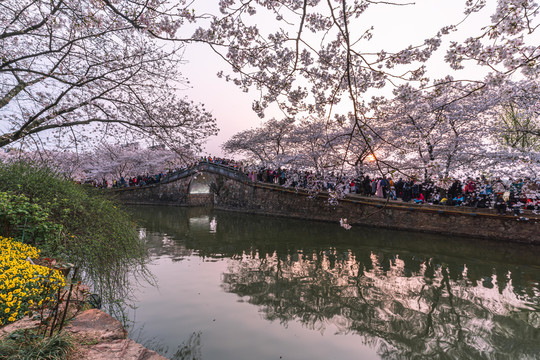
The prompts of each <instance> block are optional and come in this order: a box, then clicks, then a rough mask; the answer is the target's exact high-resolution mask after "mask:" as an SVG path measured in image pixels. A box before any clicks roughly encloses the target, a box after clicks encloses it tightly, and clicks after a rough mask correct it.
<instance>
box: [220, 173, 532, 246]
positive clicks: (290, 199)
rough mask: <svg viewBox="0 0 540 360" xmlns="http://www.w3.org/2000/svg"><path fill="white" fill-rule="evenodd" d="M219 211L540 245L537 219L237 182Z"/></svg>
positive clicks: (227, 186)
mask: <svg viewBox="0 0 540 360" xmlns="http://www.w3.org/2000/svg"><path fill="white" fill-rule="evenodd" d="M215 207H216V208H219V209H224V210H236V211H245V212H251V213H259V214H267V215H278V216H287V217H293V218H301V219H310V220H322V221H333V222H339V221H340V219H345V218H346V219H347V221H348V223H349V224H350V225H364V226H375V227H382V228H389V229H399V230H413V231H422V232H432V233H440V234H449V235H456V236H466V237H477V238H487V239H496V240H504V241H511V242H521V243H534V244H540V219H539V217H538V216H532V217H529V218H528V220H526V221H523V220H520V218H519V217H514V216H512V215H497V214H495V213H494V212H493V211H492V210H490V209H473V208H467V207H446V206H432V205H416V204H410V203H403V202H401V201H389V202H387V201H385V200H383V199H377V198H369V199H366V198H365V197H357V196H351V197H350V198H348V199H345V200H339V201H338V204H337V205H331V204H330V203H329V201H328V197H327V196H324V195H322V194H320V195H319V196H317V197H315V198H313V197H310V196H307V195H306V194H304V193H302V192H295V191H294V190H290V189H284V188H280V187H274V186H272V185H264V184H257V185H255V184H250V183H246V182H239V181H234V180H225V182H224V185H223V189H222V190H221V191H220V194H219V196H216V199H215Z"/></svg>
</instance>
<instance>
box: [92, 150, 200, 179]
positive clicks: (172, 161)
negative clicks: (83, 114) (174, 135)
mask: <svg viewBox="0 0 540 360" xmlns="http://www.w3.org/2000/svg"><path fill="white" fill-rule="evenodd" d="M193 160H194V156H193V154H192V153H186V152H184V155H183V156H179V155H178V153H177V152H174V151H171V150H169V149H167V148H166V147H165V146H163V145H160V146H154V147H150V148H143V147H141V146H140V144H138V143H131V144H123V145H116V144H107V143H104V144H101V145H99V146H98V147H96V148H95V149H94V150H93V151H92V152H90V153H87V154H85V158H84V163H83V164H82V166H81V167H82V171H83V173H84V177H85V179H90V180H95V179H97V180H101V179H106V180H109V181H110V180H113V179H117V180H118V179H120V178H121V177H127V176H138V175H146V174H149V175H155V174H158V173H161V172H167V171H169V170H174V169H175V168H177V167H179V166H182V165H185V164H186V163H189V162H192V161H193Z"/></svg>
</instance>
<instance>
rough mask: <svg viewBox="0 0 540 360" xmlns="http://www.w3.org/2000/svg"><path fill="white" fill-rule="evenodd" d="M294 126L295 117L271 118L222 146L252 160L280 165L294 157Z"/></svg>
mask: <svg viewBox="0 0 540 360" xmlns="http://www.w3.org/2000/svg"><path fill="white" fill-rule="evenodd" d="M293 128H294V119H291V118H285V119H283V120H276V119H271V120H269V121H267V122H266V123H265V124H263V125H262V126H260V127H258V128H254V129H248V130H244V131H241V132H239V133H237V134H235V135H234V136H233V137H232V138H231V139H229V140H228V141H226V142H225V143H224V144H223V146H222V148H223V150H224V151H225V152H226V153H237V154H243V155H244V156H246V157H247V158H248V159H249V160H250V161H252V162H257V163H260V164H262V165H264V166H277V167H279V166H282V165H285V164H287V163H289V162H290V161H291V160H292V158H293V157H294V154H293V152H292V151H291V150H292V149H291V146H290V144H291V141H290V136H291V131H292V130H293Z"/></svg>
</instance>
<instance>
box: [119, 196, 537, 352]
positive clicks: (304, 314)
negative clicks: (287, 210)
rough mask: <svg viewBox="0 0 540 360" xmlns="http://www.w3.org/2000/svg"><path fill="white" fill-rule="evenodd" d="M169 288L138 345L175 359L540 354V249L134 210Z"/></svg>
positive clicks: (151, 311) (157, 296)
mask: <svg viewBox="0 0 540 360" xmlns="http://www.w3.org/2000/svg"><path fill="white" fill-rule="evenodd" d="M132 210H133V212H134V213H135V215H136V217H137V218H138V219H139V223H140V224H141V234H142V235H144V236H145V239H146V242H147V244H148V247H149V251H150V254H151V258H152V263H151V265H150V270H151V272H152V273H153V275H154V276H155V279H156V281H157V284H158V286H157V287H152V286H149V285H147V284H145V283H144V282H142V283H141V285H140V286H138V288H137V291H136V294H135V295H136V298H137V299H136V302H135V305H136V309H135V310H133V312H132V313H131V314H130V315H131V317H132V318H133V319H134V324H133V326H132V328H131V329H130V334H129V336H130V337H131V338H133V339H135V340H137V341H139V342H141V343H143V344H144V345H146V346H148V347H149V348H152V349H154V350H156V351H158V352H159V353H160V354H162V355H164V356H166V357H168V358H170V359H205V360H213V359H215V360H228V359H231V360H232V359H234V360H242V359H255V360H259V359H295V360H300V359H306V360H307V359H309V360H314V359H340V360H347V359H540V284H539V282H540V259H539V257H538V255H539V254H540V248H538V247H529V246H521V245H508V244H498V243H490V242H485V241H478V240H463V239H457V238H451V237H441V236H434V235H426V234H414V233H407V232H396V231H388V230H378V229H370V228H360V227H353V228H352V229H351V230H349V231H347V230H345V229H343V228H341V227H339V225H337V224H326V223H317V222H308V221H299V220H289V219H283V218H272V217H263V216H255V215H250V214H239V213H228V212H217V211H213V210H210V209H193V208H192V209H187V208H172V207H135V208H133V209H132Z"/></svg>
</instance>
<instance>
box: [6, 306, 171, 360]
mask: <svg viewBox="0 0 540 360" xmlns="http://www.w3.org/2000/svg"><path fill="white" fill-rule="evenodd" d="M38 326H39V321H37V320H30V319H28V318H26V319H23V320H20V321H17V322H15V323H13V324H10V325H7V326H5V327H3V328H0V338H2V337H4V336H6V335H8V334H10V333H11V332H13V331H15V330H20V329H31V328H36V327H38ZM63 331H65V332H67V333H69V334H71V335H72V336H73V338H74V339H75V344H76V350H75V352H74V353H73V354H71V357H70V359H72V360H104V359H106V360H167V359H166V358H164V357H163V356H161V355H159V354H158V353H156V352H155V351H152V350H148V349H147V348H145V347H144V346H142V345H141V344H139V343H136V342H135V341H133V340H131V339H127V338H126V335H127V332H126V330H125V329H124V327H123V326H122V324H120V322H119V321H118V320H116V319H114V318H113V317H112V316H110V315H108V314H106V313H104V312H103V311H101V310H98V309H90V310H86V311H83V312H81V313H79V314H78V315H77V316H75V317H74V318H73V319H72V320H71V321H70V322H69V323H68V324H67V325H66V326H65V328H64V330H63Z"/></svg>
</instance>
